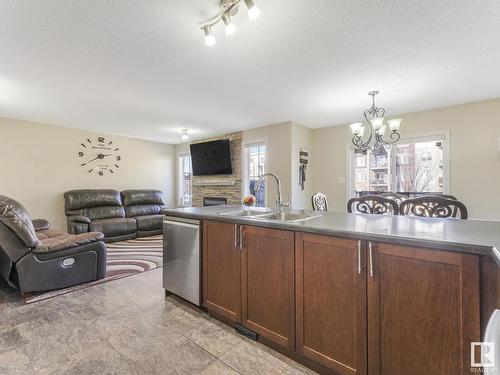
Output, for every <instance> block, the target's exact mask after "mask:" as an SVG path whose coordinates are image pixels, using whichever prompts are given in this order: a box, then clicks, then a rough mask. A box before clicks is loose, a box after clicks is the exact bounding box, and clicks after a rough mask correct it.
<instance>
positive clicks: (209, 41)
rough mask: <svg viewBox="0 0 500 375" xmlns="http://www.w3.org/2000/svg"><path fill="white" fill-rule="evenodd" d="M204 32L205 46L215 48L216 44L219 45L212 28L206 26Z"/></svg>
mask: <svg viewBox="0 0 500 375" xmlns="http://www.w3.org/2000/svg"><path fill="white" fill-rule="evenodd" d="M203 31H204V32H205V45H207V46H213V45H214V44H215V43H217V40H215V36H214V34H212V29H211V27H210V26H204V27H203Z"/></svg>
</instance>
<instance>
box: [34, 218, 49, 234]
mask: <svg viewBox="0 0 500 375" xmlns="http://www.w3.org/2000/svg"><path fill="white" fill-rule="evenodd" d="M31 222H32V223H33V227H34V228H35V232H38V231H40V230H45V229H50V223H49V222H48V221H47V220H45V219H35V220H32V221H31Z"/></svg>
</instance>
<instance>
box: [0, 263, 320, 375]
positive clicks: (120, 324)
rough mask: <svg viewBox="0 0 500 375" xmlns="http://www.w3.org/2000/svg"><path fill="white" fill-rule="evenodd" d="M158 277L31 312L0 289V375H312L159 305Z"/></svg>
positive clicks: (164, 302) (195, 315) (165, 301)
mask: <svg viewBox="0 0 500 375" xmlns="http://www.w3.org/2000/svg"><path fill="white" fill-rule="evenodd" d="M161 275H162V271H161V269H158V270H154V271H150V272H144V273H141V274H138V275H135V276H131V277H127V278H123V279H120V280H116V281H112V282H109V283H106V284H101V285H97V286H93V287H90V288H87V289H83V290H80V291H77V292H74V293H70V294H66V295H63V296H59V297H55V298H52V299H49V300H45V301H41V302H36V303H33V304H30V305H24V304H23V303H22V302H21V301H20V300H19V297H17V296H16V294H15V293H9V292H8V291H7V292H6V290H5V288H2V287H1V286H0V374H2V375H10V374H22V375H29V374H36V375H46V374H58V375H59V374H82V375H83V374H99V375H103V374H120V375H125V374H148V375H149V374H313V372H312V371H310V370H308V369H306V368H304V367H302V366H301V365H300V364H298V363H296V362H294V361H292V360H290V359H288V358H287V357H285V356H282V355H281V354H279V353H277V352H274V351H272V350H271V349H268V348H267V347H265V346H263V345H261V344H259V343H256V342H253V341H251V340H248V339H246V338H244V337H243V336H241V335H239V334H238V333H236V332H235V331H234V330H233V329H231V328H230V327H227V326H225V325H223V324H222V323H219V322H218V321H216V320H214V319H212V318H210V317H208V316H207V315H206V314H203V313H201V312H198V311H195V310H193V309H191V308H189V307H187V306H185V305H183V304H182V303H180V302H179V301H178V300H177V299H176V298H174V297H171V296H169V297H167V298H165V294H164V290H163V288H162V287H161Z"/></svg>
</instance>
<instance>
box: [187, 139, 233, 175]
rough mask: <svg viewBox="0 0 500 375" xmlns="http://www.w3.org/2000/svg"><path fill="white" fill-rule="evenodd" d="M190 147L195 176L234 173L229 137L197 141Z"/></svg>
mask: <svg viewBox="0 0 500 375" xmlns="http://www.w3.org/2000/svg"><path fill="white" fill-rule="evenodd" d="M190 147H191V163H192V165H193V175H194V176H208V175H214V174H232V173H233V168H232V167H231V152H230V150H229V139H222V140H218V141H212V142H204V143H195V144H192V145H191V146H190Z"/></svg>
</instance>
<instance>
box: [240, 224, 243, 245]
mask: <svg viewBox="0 0 500 375" xmlns="http://www.w3.org/2000/svg"><path fill="white" fill-rule="evenodd" d="M240 249H243V225H240Z"/></svg>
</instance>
